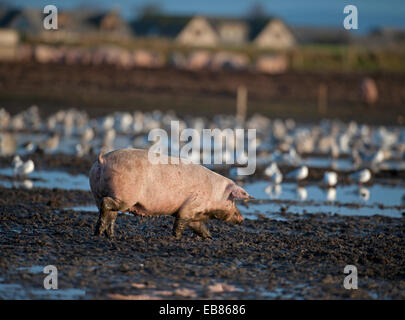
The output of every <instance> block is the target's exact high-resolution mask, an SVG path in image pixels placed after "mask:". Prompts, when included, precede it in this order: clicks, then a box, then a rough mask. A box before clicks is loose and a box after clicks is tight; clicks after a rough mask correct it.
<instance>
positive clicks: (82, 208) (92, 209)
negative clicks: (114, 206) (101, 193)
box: [65, 205, 98, 212]
mask: <svg viewBox="0 0 405 320" xmlns="http://www.w3.org/2000/svg"><path fill="white" fill-rule="evenodd" d="M65 209H66V210H73V211H88V212H98V209H97V207H96V206H95V205H94V206H93V205H88V206H75V207H70V208H65Z"/></svg>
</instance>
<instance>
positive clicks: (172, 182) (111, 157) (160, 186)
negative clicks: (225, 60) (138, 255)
mask: <svg viewBox="0 0 405 320" xmlns="http://www.w3.org/2000/svg"><path fill="white" fill-rule="evenodd" d="M90 187H91V191H92V193H93V196H94V199H95V201H96V204H97V207H98V209H99V211H100V217H99V220H98V222H97V225H96V232H95V233H96V234H97V235H101V234H103V233H104V232H105V233H106V235H107V237H113V236H114V223H115V219H116V217H117V213H118V211H121V212H131V213H133V214H139V215H147V216H158V215H166V214H167V215H173V216H174V217H175V222H174V227H173V234H174V236H175V237H176V238H177V239H179V238H181V235H182V233H183V231H184V229H185V228H186V227H187V226H189V227H190V228H191V229H192V230H193V231H194V232H195V233H197V234H198V235H200V236H202V237H203V238H210V237H211V235H210V232H209V231H208V229H207V227H206V225H205V224H204V222H205V221H208V220H210V219H219V220H223V221H228V222H234V223H241V222H242V221H243V219H244V218H243V216H242V215H241V214H240V212H239V210H238V208H237V207H236V204H235V199H246V200H247V199H250V198H252V197H250V196H249V194H248V193H247V192H246V191H245V190H243V189H242V188H241V187H239V186H238V185H236V184H235V183H234V182H233V181H232V180H230V179H227V178H225V177H223V176H221V175H219V174H217V173H215V172H213V171H211V170H209V169H207V168H205V167H203V166H201V165H198V164H192V163H191V164H186V163H184V162H182V161H180V162H179V164H171V163H170V162H169V164H152V163H151V162H150V161H149V159H148V151H147V150H141V149H119V150H115V151H112V152H109V153H107V154H105V155H103V153H101V154H100V155H99V157H98V160H97V161H96V162H95V163H94V164H93V166H92V168H91V170H90Z"/></svg>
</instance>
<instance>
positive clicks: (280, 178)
mask: <svg viewBox="0 0 405 320" xmlns="http://www.w3.org/2000/svg"><path fill="white" fill-rule="evenodd" d="M270 179H271V181H272V182H273V183H274V184H280V183H281V182H282V181H283V174H282V173H281V172H280V171H278V170H277V171H275V172H274V173H273V174H272V175H271V177H270Z"/></svg>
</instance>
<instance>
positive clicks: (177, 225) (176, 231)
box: [173, 215, 189, 239]
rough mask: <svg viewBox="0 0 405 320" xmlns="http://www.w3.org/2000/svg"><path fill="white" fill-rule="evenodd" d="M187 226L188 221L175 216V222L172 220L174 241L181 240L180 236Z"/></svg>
mask: <svg viewBox="0 0 405 320" xmlns="http://www.w3.org/2000/svg"><path fill="white" fill-rule="evenodd" d="M188 224H189V220H187V219H183V218H181V217H179V216H178V215H177V216H176V220H174V225H173V235H174V236H175V237H176V239H181V236H182V234H183V232H184V230H185V229H186V227H187V226H188Z"/></svg>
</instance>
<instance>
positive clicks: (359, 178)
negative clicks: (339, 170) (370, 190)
mask: <svg viewBox="0 0 405 320" xmlns="http://www.w3.org/2000/svg"><path fill="white" fill-rule="evenodd" d="M349 177H350V178H351V179H352V180H354V181H356V182H358V183H359V184H362V183H366V182H368V181H369V180H370V179H371V172H370V170H368V169H363V170H360V171H357V172H355V173H352V174H351V175H350V176H349Z"/></svg>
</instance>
